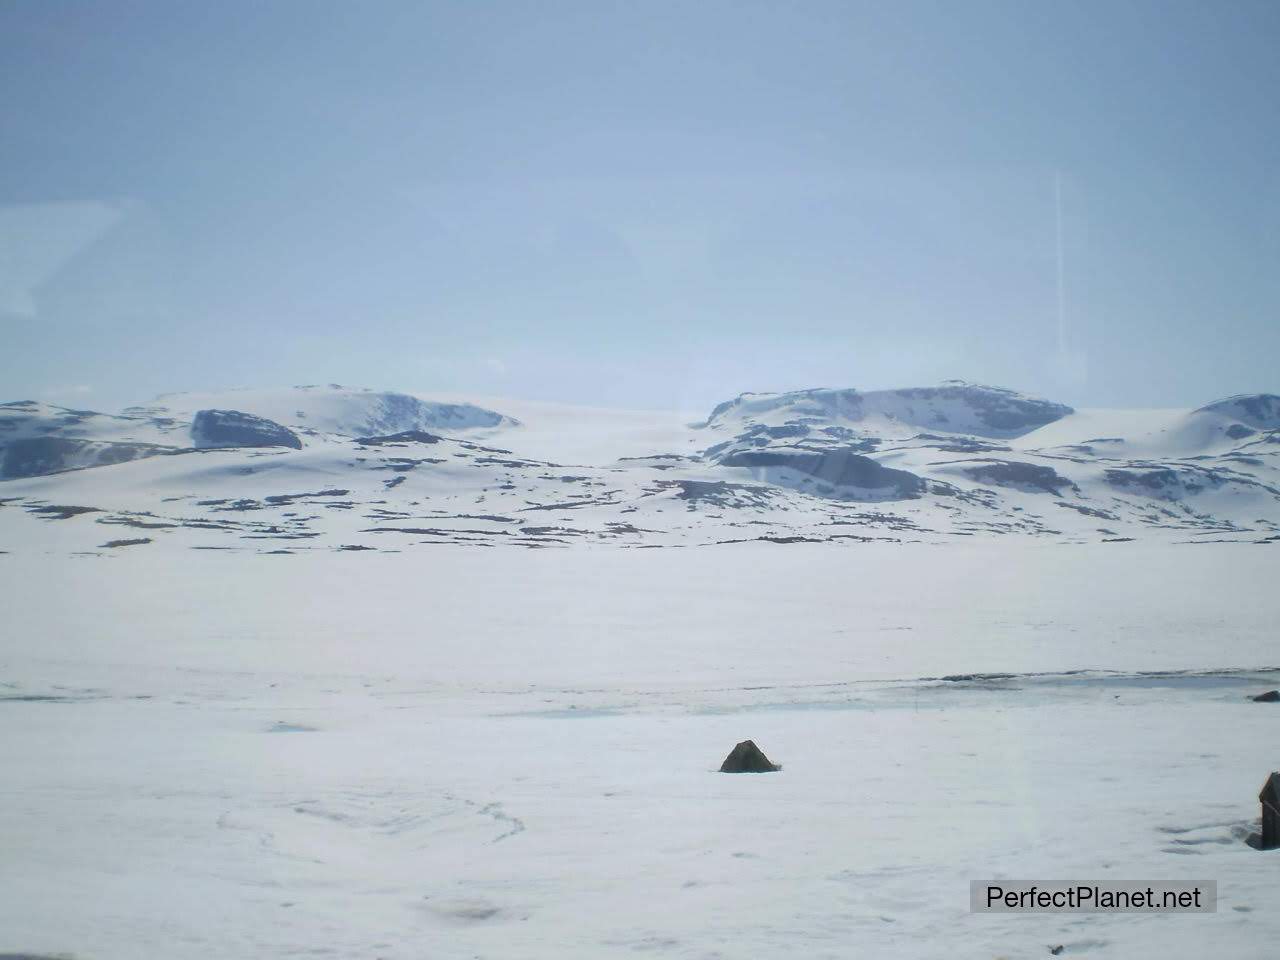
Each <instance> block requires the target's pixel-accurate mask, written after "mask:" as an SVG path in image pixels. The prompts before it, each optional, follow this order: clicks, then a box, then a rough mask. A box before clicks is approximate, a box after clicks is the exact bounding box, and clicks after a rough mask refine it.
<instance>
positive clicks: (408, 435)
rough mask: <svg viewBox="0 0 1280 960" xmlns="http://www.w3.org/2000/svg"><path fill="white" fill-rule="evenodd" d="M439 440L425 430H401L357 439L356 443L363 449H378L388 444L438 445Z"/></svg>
mask: <svg viewBox="0 0 1280 960" xmlns="http://www.w3.org/2000/svg"><path fill="white" fill-rule="evenodd" d="M439 442H440V438H439V437H437V436H436V435H435V434H434V433H427V432H426V431H425V430H401V431H400V432H399V433H390V434H387V435H386V436H382V437H357V438H356V443H358V444H360V445H361V446H363V447H380V446H382V445H383V444H388V443H439Z"/></svg>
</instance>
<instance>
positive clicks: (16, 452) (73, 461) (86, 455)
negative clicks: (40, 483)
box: [0, 437, 177, 480]
mask: <svg viewBox="0 0 1280 960" xmlns="http://www.w3.org/2000/svg"><path fill="white" fill-rule="evenodd" d="M175 452H177V451H176V449H175V448H173V447H164V446H160V445H159V444H154V443H118V442H112V441H106V440H84V439H81V438H79V437H22V438H21V439H18V440H14V441H12V442H11V443H9V445H8V446H7V447H5V448H4V451H3V454H4V456H3V462H2V463H0V477H4V478H5V479H9V480H15V479H18V478H21V477H41V476H45V475H46V474H50V473H61V472H63V471H64V470H78V469H83V468H85V467H104V466H108V465H110V464H113V463H127V462H129V461H130V460H139V459H141V458H143V457H153V456H156V455H157V454H163V453H175Z"/></svg>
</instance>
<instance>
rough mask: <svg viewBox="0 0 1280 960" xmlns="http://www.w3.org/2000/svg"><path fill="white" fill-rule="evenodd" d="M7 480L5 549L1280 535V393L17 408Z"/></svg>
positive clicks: (226, 398)
mask: <svg viewBox="0 0 1280 960" xmlns="http://www.w3.org/2000/svg"><path fill="white" fill-rule="evenodd" d="M0 476H2V477H3V478H4V479H3V482H2V483H0V549H3V550H6V551H10V552H22V551H31V550H38V551H48V550H53V551H64V550H65V551H76V552H94V551H108V550H115V549H118V548H120V547H125V546H128V547H146V548H148V549H163V548H196V549H238V550H254V551H268V552H276V551H288V552H293V551H298V550H322V549H347V550H354V549H365V550H404V549H411V548H413V547H415V546H418V545H421V544H428V543H449V542H454V543H477V544H489V545H521V546H527V547H535V546H560V545H567V544H573V543H614V544H619V545H626V546H644V547H652V546H683V545H694V544H714V543H725V542H736V541H744V540H763V541H771V542H781V543H787V542H797V541H834V542H861V541H868V540H912V541H929V542H946V541H952V540H955V539H956V538H959V537H975V536H977V537H984V536H993V535H1022V536H1028V537H1037V538H1042V539H1047V540H1052V541H1060V542H1083V541H1098V540H1106V541H1125V540H1135V539H1153V538H1154V539H1161V540H1169V541H1188V542H1203V541H1207V540H1234V541H1242V542H1251V543H1259V542H1280V398H1277V397H1275V396H1272V395H1269V394H1260V395H1250V396H1238V397H1231V398H1228V399H1225V400H1220V401H1217V402H1214V403H1210V404H1207V405H1205V406H1203V407H1200V408H1198V409H1194V410H1139V411H1106V410H1083V411H1075V410H1072V409H1071V408H1070V407H1068V406H1066V405H1064V404H1060V403H1054V402H1051V401H1048V400H1043V399H1039V398H1036V397H1031V396H1026V395H1024V394H1020V393H1016V392H1014V391H1011V390H1005V389H1001V388H997V387H987V386H978V385H973V384H967V383H962V382H959V381H949V382H947V383H944V384H942V385H941V386H938V387H928V388H912V389H903V390H886V391H873V392H866V393H862V392H859V391H857V390H851V389H843V390H828V389H821V390H805V391H797V392H792V393H780V394H743V395H741V396H739V397H737V398H736V399H734V400H730V401H727V402H725V403H722V404H720V405H718V406H716V407H715V409H714V410H713V411H712V412H711V414H710V415H709V416H707V417H706V418H699V417H696V416H683V417H681V416H676V415H673V414H669V413H643V412H635V411H629V412H619V411H603V410H587V409H580V408H574V407H564V406H555V405H549V404H530V403H520V402H509V403H508V402H504V401H486V402H484V404H483V405H482V404H477V403H470V402H459V401H448V402H446V401H442V400H432V399H426V398H420V397H416V396H411V395H408V394H400V393H380V392H374V391H368V390H352V389H347V388H343V387H339V386H336V385H330V386H326V387H295V388H291V389H280V390H270V391H233V392H228V393H218V394H176V395H167V396H164V397H161V398H159V399H158V400H157V401H155V402H154V403H151V404H146V405H142V406H134V407H129V408H127V409H125V410H124V411H122V412H121V413H120V414H118V415H111V414H103V413H96V412H91V411H79V410H67V409H63V408H60V407H53V406H50V405H48V404H40V403H34V402H16V403H10V404H5V405H0Z"/></svg>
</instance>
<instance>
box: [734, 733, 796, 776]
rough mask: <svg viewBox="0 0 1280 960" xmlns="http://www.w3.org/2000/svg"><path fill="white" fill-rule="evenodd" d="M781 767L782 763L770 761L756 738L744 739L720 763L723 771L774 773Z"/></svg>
mask: <svg viewBox="0 0 1280 960" xmlns="http://www.w3.org/2000/svg"><path fill="white" fill-rule="evenodd" d="M781 769H782V767H781V765H779V764H776V763H770V762H769V758H768V757H766V756H765V755H764V751H763V750H761V749H760V748H759V747H757V746H756V742H755V741H754V740H743V741H742V742H741V743H739V744H737V745H736V746H735V747H734V748H733V749H732V750H730V751H729V755H728V756H727V757H725V758H724V763H722V764H720V772H721V773H773V772H774V771H775V770H781Z"/></svg>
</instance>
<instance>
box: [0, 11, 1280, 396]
mask: <svg viewBox="0 0 1280 960" xmlns="http://www.w3.org/2000/svg"><path fill="white" fill-rule="evenodd" d="M1055 184H1060V196H1061V218H1060V220H1059V217H1058V214H1057V208H1058V205H1057V197H1056V195H1057V193H1058V192H1059V191H1058V189H1057V188H1056V187H1055ZM1059 225H1060V227H1061V233H1060V236H1061V251H1062V257H1061V264H1062V268H1063V269H1062V277H1063V281H1064V284H1063V290H1064V297H1063V313H1064V315H1065V324H1064V333H1065V337H1063V338H1061V339H1062V340H1063V342H1060V335H1059V329H1058V324H1059V301H1058V268H1059V256H1058V249H1059V240H1058V238H1059V230H1058V228H1059ZM1278 304H1280V4H1277V3H1274V2H1264V3H1258V4H1249V3H1232V2H1212V3H1207V2H1194V3H1175V2H1161V3H1153V4H1146V3H1126V2H1117V0H1107V2H1098V3H1064V2H1061V0H1054V2H1045V3H1037V2H1028V0H1017V2H1011V3H992V4H988V3H977V2H970V0H964V2H959V0H952V2H946V3H936V4H934V3H929V4H924V3H904V2H901V0H883V2H878V3H851V2H845V3H834V4H825V3H817V2H805V3H748V2H742V3H719V2H708V0H694V2H691V0H684V2H680V3H670V4H667V3H658V2H649V0H643V2H642V0H635V2H631V3H617V4H610V3H605V2H601V0H588V2H582V3H549V2H543V0H537V2H534V0H527V2H522V3H509V4H505V3H503V4H500V3H485V2H470V3H428V2H415V3H386V2H384V3H355V2H350V3H341V4H330V3H321V2H315V0H307V2H296V3H294V2H288V3H286V2H261V0H256V2H253V3H232V2H226V0H218V2H216V3H212V2H207V0H201V2H187V3H183V2H173V0H165V2H159V3H109V4H108V3H61V2H59V3H42V2H14V0H0V394H3V396H0V399H27V398H36V399H48V400H51V401H53V402H61V403H67V404H70V405H76V406H84V407H91V408H100V409H114V408H116V407H118V406H120V405H122V404H124V403H127V402H129V401H132V400H136V399H143V398H146V397H149V396H150V395H152V394H155V393H158V392H161V391H168V390H182V389H216V388H221V387H229V386H237V385H261V386H266V385H278V384H291V383H312V382H329V381H334V382H340V383H345V384H351V385H359V386H369V387H375V388H396V389H405V390H416V391H422V392H433V391H435V392H450V393H456V392H473V393H479V394H498V395H502V394H506V395H512V396H521V397H530V398H544V399H558V400H567V401H582V402H593V403H599V404H604V405H624V406H646V407H668V406H680V407H684V408H692V409H703V408H709V407H710V406H711V405H712V404H714V403H715V402H716V401H718V400H721V399H724V398H726V397H729V396H732V395H735V394H737V393H739V392H741V391H743V390H778V389H791V388H798V387H808V386H857V387H864V388H874V387H886V386H911V385H923V384H929V383H935V382H937V381H938V380H941V379H944V378H949V377H958V378H964V379H969V380H977V381H982V382H988V383H996V384H1001V385H1007V386H1013V387H1018V388H1022V389H1028V390H1031V391H1033V392H1037V393H1041V394H1045V395H1048V396H1051V397H1053V398H1054V399H1059V400H1064V401H1067V402H1070V403H1074V404H1076V405H1078V406H1080V405H1083V406H1107V405H1141V406H1159V405H1197V404H1200V403H1203V402H1206V401H1208V400H1211V399H1214V398H1215V397H1218V396H1222V395H1226V394H1230V393H1238V392H1246V391H1249V392H1253V391H1261V390H1271V391H1278V392H1280V375H1278V374H1277V370H1278V369H1280V363H1278V362H1277V358H1280V310H1278Z"/></svg>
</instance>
